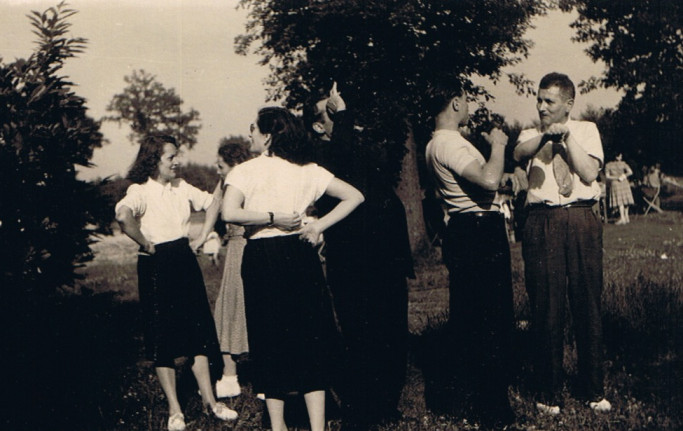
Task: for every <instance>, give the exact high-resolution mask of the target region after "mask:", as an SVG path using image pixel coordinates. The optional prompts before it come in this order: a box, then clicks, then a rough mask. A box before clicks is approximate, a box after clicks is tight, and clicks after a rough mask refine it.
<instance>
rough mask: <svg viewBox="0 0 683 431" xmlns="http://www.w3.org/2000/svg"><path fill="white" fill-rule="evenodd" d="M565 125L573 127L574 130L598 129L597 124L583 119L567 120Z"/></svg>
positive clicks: (591, 130) (590, 130) (587, 130)
mask: <svg viewBox="0 0 683 431" xmlns="http://www.w3.org/2000/svg"><path fill="white" fill-rule="evenodd" d="M567 127H569V128H571V129H574V130H581V131H585V132H593V131H595V132H597V131H598V126H597V125H596V124H595V123H594V122H592V121H584V120H569V121H568V122H567Z"/></svg>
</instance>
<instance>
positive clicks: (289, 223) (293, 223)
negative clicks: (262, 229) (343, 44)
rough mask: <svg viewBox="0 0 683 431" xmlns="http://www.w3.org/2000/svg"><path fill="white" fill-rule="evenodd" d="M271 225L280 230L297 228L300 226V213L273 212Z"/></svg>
mask: <svg viewBox="0 0 683 431" xmlns="http://www.w3.org/2000/svg"><path fill="white" fill-rule="evenodd" d="M273 226H275V227H276V228H278V229H281V230H294V229H298V228H299V227H300V226H301V214H298V213H291V214H288V213H275V214H273Z"/></svg>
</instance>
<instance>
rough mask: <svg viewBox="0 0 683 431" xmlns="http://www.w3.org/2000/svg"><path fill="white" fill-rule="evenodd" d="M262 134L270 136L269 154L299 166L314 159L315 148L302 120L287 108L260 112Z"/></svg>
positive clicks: (259, 119) (258, 123)
mask: <svg viewBox="0 0 683 431" xmlns="http://www.w3.org/2000/svg"><path fill="white" fill-rule="evenodd" d="M256 124H257V125H258V128H259V130H260V131H261V133H263V134H266V133H269V134H270V139H271V141H270V146H269V147H268V153H269V154H274V155H276V156H278V157H281V158H283V159H285V160H287V161H289V162H292V163H294V164H297V165H305V164H308V163H310V162H311V161H312V159H313V147H312V145H311V141H310V139H309V137H308V133H307V132H306V128H305V127H304V124H303V122H302V121H301V119H300V118H298V117H296V116H295V115H294V114H292V113H291V112H289V111H288V110H287V109H285V108H280V107H266V108H261V109H260V110H259V111H258V118H257V119H256Z"/></svg>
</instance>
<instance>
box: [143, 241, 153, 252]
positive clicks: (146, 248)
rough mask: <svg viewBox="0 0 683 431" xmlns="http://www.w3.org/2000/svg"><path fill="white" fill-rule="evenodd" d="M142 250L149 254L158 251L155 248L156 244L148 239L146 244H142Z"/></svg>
mask: <svg viewBox="0 0 683 431" xmlns="http://www.w3.org/2000/svg"><path fill="white" fill-rule="evenodd" d="M142 251H143V252H145V253H147V254H149V255H152V254H154V253H155V252H156V249H155V248H154V244H153V243H152V242H150V241H147V242H146V243H145V245H143V246H142Z"/></svg>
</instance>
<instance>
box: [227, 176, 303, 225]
mask: <svg viewBox="0 0 683 431" xmlns="http://www.w3.org/2000/svg"><path fill="white" fill-rule="evenodd" d="M243 204H244V194H243V193H242V191H241V190H240V189H238V188H236V187H233V186H230V185H229V186H228V189H227V190H226V191H225V197H224V198H223V208H222V210H221V214H222V215H223V220H224V221H226V222H228V223H235V224H238V225H242V226H267V225H269V224H270V214H269V213H268V212H261V211H249V210H245V209H244V208H242V205H243ZM272 225H273V226H274V227H277V228H279V229H282V230H292V229H296V228H298V227H299V226H300V225H301V214H295V213H292V214H287V213H275V212H274V213H273V224H272Z"/></svg>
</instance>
